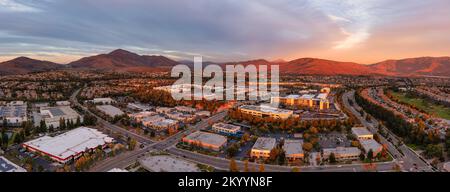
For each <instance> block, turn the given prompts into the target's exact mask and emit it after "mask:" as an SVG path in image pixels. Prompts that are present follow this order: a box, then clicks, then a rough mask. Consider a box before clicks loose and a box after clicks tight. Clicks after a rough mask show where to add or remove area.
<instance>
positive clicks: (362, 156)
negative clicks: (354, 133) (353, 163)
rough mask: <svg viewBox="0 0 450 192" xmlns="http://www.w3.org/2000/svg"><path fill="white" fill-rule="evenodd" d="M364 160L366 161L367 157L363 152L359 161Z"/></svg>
mask: <svg viewBox="0 0 450 192" xmlns="http://www.w3.org/2000/svg"><path fill="white" fill-rule="evenodd" d="M364 159H366V155H365V154H364V152H362V151H361V153H360V154H359V160H361V161H364Z"/></svg>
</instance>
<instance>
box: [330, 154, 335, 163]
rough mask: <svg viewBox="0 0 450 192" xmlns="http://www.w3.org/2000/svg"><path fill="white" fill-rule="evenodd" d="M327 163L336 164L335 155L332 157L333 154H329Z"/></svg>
mask: <svg viewBox="0 0 450 192" xmlns="http://www.w3.org/2000/svg"><path fill="white" fill-rule="evenodd" d="M328 161H329V162H330V163H331V164H333V163H336V155H334V153H330V157H328Z"/></svg>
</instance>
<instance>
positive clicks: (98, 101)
mask: <svg viewBox="0 0 450 192" xmlns="http://www.w3.org/2000/svg"><path fill="white" fill-rule="evenodd" d="M92 102H93V103H94V104H104V105H106V104H113V103H115V102H116V101H114V99H111V98H109V97H106V98H94V99H93V100H92Z"/></svg>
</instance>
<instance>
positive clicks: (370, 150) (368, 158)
mask: <svg viewBox="0 0 450 192" xmlns="http://www.w3.org/2000/svg"><path fill="white" fill-rule="evenodd" d="M372 159H373V151H372V149H369V152H367V160H369V162H372Z"/></svg>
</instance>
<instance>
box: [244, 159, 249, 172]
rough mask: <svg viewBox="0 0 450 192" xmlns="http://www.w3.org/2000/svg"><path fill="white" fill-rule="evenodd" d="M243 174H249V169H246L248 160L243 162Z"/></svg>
mask: <svg viewBox="0 0 450 192" xmlns="http://www.w3.org/2000/svg"><path fill="white" fill-rule="evenodd" d="M244 172H249V169H248V160H245V161H244Z"/></svg>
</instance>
